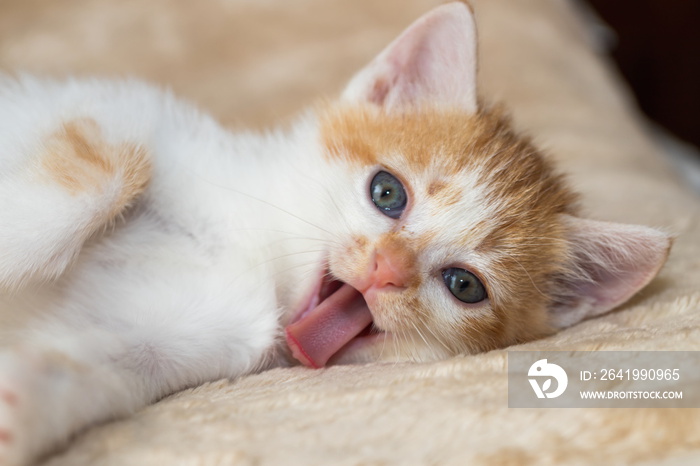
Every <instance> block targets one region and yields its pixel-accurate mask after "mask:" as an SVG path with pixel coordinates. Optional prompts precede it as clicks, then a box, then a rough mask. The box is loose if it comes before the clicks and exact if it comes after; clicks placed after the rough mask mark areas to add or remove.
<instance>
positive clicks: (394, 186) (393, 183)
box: [369, 172, 406, 218]
mask: <svg viewBox="0 0 700 466" xmlns="http://www.w3.org/2000/svg"><path fill="white" fill-rule="evenodd" d="M369 194H370V196H371V197H372V202H374V205H376V206H377V209H379V210H380V211H381V212H382V213H383V214H384V215H386V216H388V217H391V218H399V217H401V214H402V213H403V210H404V209H405V208H406V190H405V189H404V187H403V185H402V184H401V182H400V181H399V180H397V179H396V177H394V175H392V174H390V173H387V172H379V173H377V174H376V175H374V178H372V183H371V184H370V186H369Z"/></svg>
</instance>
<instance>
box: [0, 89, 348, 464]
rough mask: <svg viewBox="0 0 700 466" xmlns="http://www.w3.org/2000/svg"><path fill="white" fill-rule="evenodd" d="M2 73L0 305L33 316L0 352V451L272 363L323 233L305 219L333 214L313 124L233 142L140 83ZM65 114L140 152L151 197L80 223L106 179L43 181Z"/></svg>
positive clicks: (61, 435) (54, 437)
mask: <svg viewBox="0 0 700 466" xmlns="http://www.w3.org/2000/svg"><path fill="white" fill-rule="evenodd" d="M3 84H4V86H5V87H3V88H0V127H2V128H3V129H2V131H0V154H2V157H0V285H1V286H2V287H4V288H5V292H4V293H0V311H1V312H2V313H4V314H7V313H27V314H29V313H35V314H40V315H41V316H42V319H41V320H40V321H38V322H35V323H33V324H31V328H32V330H31V332H29V331H28V332H26V333H24V334H23V335H22V337H21V341H22V344H21V346H20V347H18V348H16V349H14V350H12V351H11V352H6V353H4V354H2V357H1V358H0V394H2V393H3V392H4V391H8V392H11V393H17V394H19V395H18V396H19V403H18V404H17V406H8V405H3V407H4V408H5V409H4V410H0V430H4V431H9V432H10V433H11V434H12V435H13V436H14V438H15V439H16V440H15V441H14V442H13V443H12V444H11V445H7V444H0V450H2V449H3V448H4V449H5V450H6V451H4V452H3V451H0V453H2V454H3V455H4V456H6V457H8V458H14V459H12V460H9V459H8V460H7V461H9V462H10V463H12V462H15V463H22V462H23V461H24V460H25V459H26V456H25V455H27V454H29V453H32V454H34V453H36V452H40V451H43V450H44V449H45V448H46V447H47V446H49V445H53V444H56V443H57V442H60V441H63V440H65V439H66V438H67V437H68V436H69V435H70V434H71V433H73V432H74V431H75V430H76V429H77V428H79V427H82V426H83V425H86V424H88V423H93V422H96V421H99V420H103V419H107V418H111V417H114V416H116V415H123V414H125V413H127V412H130V411H133V410H134V409H137V408H139V407H141V406H143V405H144V404H146V403H148V402H151V401H153V400H155V399H157V398H159V397H162V396H163V395H165V394H168V393H171V392H173V391H175V390H178V389H182V388H185V387H188V386H194V385H196V384H199V383H201V382H203V381H207V380H215V379H217V378H221V377H234V376H237V375H240V374H243V373H245V372H248V371H250V370H252V369H255V368H259V367H261V366H262V365H265V364H269V363H270V362H271V360H270V358H271V357H274V354H272V353H271V348H273V347H274V343H275V342H276V338H277V336H278V335H277V334H278V322H279V321H280V319H281V317H282V316H281V312H282V310H283V309H290V308H291V307H292V306H293V304H294V303H295V301H296V300H298V299H299V296H300V293H302V292H304V290H306V289H308V288H309V286H310V283H311V280H312V279H313V275H312V274H311V271H314V270H316V268H317V266H318V264H319V262H320V260H321V253H322V250H324V248H325V246H326V242H327V241H328V236H327V234H326V233H325V231H324V228H323V227H320V226H316V225H323V224H325V223H326V222H328V221H329V220H332V218H333V216H334V215H337V214H338V212H336V211H334V209H333V208H332V204H330V203H329V202H328V199H325V198H324V192H323V190H322V189H321V190H319V185H321V186H327V183H326V182H324V180H322V179H321V177H324V176H327V172H325V171H324V170H323V169H322V168H321V167H319V164H318V160H320V158H321V157H320V156H319V150H320V148H319V147H318V143H317V142H316V141H317V140H318V138H317V137H315V132H316V124H315V121H314V119H313V118H312V117H311V116H307V117H305V118H302V119H300V120H299V121H298V122H297V124H296V125H295V126H294V127H293V128H292V129H291V130H290V131H288V132H287V133H282V132H277V133H272V134H269V135H267V136H256V135H250V134H240V135H236V136H234V135H232V134H230V133H228V132H227V131H225V130H223V129H222V128H220V127H219V126H218V125H216V124H215V123H214V122H213V121H212V120H211V119H209V118H208V117H206V116H203V115H201V114H200V113H198V112H197V111H196V110H195V109H193V108H192V107H190V106H189V105H186V104H183V103H181V102H178V101H176V100H175V99H173V98H172V97H171V96H169V95H167V94H163V93H161V92H160V91H158V90H156V89H153V88H150V87H148V86H146V85H144V84H141V83H137V82H110V81H97V80H94V81H68V82H66V83H58V82H53V81H42V80H37V79H35V78H30V77H23V78H20V79H19V80H17V81H16V82H15V81H10V80H4V81H3ZM21 109H25V110H26V112H25V113H22V110H21ZM16 115H19V116H18V117H16ZM28 115H29V116H28ZM32 117H34V119H33V120H32ZM76 118H91V119H94V120H95V121H96V122H97V124H98V125H99V127H100V128H101V129H102V130H103V133H104V136H105V138H106V139H107V140H108V142H113V143H117V142H130V143H134V144H137V145H139V146H142V147H144V148H146V149H147V150H148V152H149V153H150V155H151V157H152V163H153V166H154V170H153V177H152V179H151V181H150V184H149V186H148V188H147V190H146V192H145V193H143V194H142V195H141V196H140V198H139V199H138V200H137V202H136V204H135V205H134V206H133V207H132V208H131V209H130V210H129V211H128V212H125V213H124V219H123V221H118V222H117V223H116V225H115V226H113V227H111V228H109V229H108V230H107V231H106V232H103V231H102V230H101V229H95V230H94V231H87V230H86V227H85V226H86V225H89V224H91V222H92V220H93V219H94V216H95V215H98V214H99V213H100V211H102V210H104V209H105V208H107V207H109V204H110V195H109V191H110V190H106V191H105V193H103V194H101V195H98V196H89V195H81V194H77V195H73V194H70V193H69V192H67V191H66V190H65V188H63V187H62V186H60V185H59V184H57V183H53V184H52V183H51V182H50V181H46V180H41V182H39V181H37V173H38V168H37V160H38V158H39V157H41V156H42V150H41V149H42V144H41V141H42V140H44V139H45V138H46V137H47V136H48V135H50V134H51V133H53V132H55V131H56V130H57V129H59V128H60V127H61V125H62V124H63V123H64V122H66V121H70V120H72V119H76ZM32 122H33V123H34V124H32ZM15 123H17V124H15ZM290 175H298V176H290ZM319 192H320V193H321V195H319ZM112 201H113V200H112ZM32 387H34V388H32ZM39 387H44V388H39ZM49 387H51V388H49ZM46 390H49V391H48V392H46V393H44V392H45V391H46ZM35 391H36V393H35ZM39 392H41V393H39ZM0 404H2V403H0ZM8 455H9V456H8ZM12 455H16V456H14V457H13V456H12ZM10 463H7V464H10Z"/></svg>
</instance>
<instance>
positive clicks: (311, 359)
mask: <svg viewBox="0 0 700 466" xmlns="http://www.w3.org/2000/svg"><path fill="white" fill-rule="evenodd" d="M370 323H372V314H370V312H369V309H368V308H367V303H365V300H364V298H363V297H362V294H360V292H359V291H357V290H356V289H355V288H353V287H351V286H350V285H343V286H341V287H340V288H339V289H338V291H336V292H335V293H333V294H332V295H330V296H329V297H328V298H326V299H325V300H324V301H323V302H321V304H319V305H318V307H316V308H314V309H312V310H310V311H309V312H307V313H306V315H304V316H303V317H302V318H301V319H299V320H297V321H296V322H294V323H293V324H291V325H288V326H287V328H286V329H285V331H286V333H287V344H288V345H289V348H290V349H291V350H292V355H293V356H294V357H295V358H296V359H298V360H299V362H301V363H302V364H305V365H307V366H311V367H314V368H318V367H323V366H324V365H325V364H326V362H328V360H329V359H330V358H331V356H333V355H334V354H335V353H337V352H338V350H340V348H342V347H343V346H345V344H346V343H348V342H349V341H350V340H352V339H353V338H355V337H356V336H357V335H358V334H359V333H360V332H362V330H364V329H365V328H366V327H367V326H368V325H369V324H370Z"/></svg>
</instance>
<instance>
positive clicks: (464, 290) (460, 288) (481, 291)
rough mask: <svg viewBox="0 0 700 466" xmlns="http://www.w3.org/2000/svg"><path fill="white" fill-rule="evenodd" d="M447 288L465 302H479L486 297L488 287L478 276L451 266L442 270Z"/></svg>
mask: <svg viewBox="0 0 700 466" xmlns="http://www.w3.org/2000/svg"><path fill="white" fill-rule="evenodd" d="M442 279H443V280H444V281H445V285H447V289H448V290H450V293H452V294H453V295H454V297H455V298H457V299H459V300H460V301H462V302H463V303H478V302H480V301H483V300H484V299H486V289H485V288H484V285H482V284H481V282H480V281H479V279H478V278H476V276H475V275H474V274H473V273H471V272H468V271H466V270H464V269H458V268H455V267H453V268H450V269H445V270H443V271H442Z"/></svg>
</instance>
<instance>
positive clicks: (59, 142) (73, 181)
mask: <svg viewBox="0 0 700 466" xmlns="http://www.w3.org/2000/svg"><path fill="white" fill-rule="evenodd" d="M45 147H46V150H45V155H44V156H43V157H42V158H41V159H40V165H41V168H42V172H43V173H44V174H45V176H47V177H48V178H49V179H50V180H52V181H54V182H56V183H58V184H59V185H61V186H63V187H64V188H65V189H66V190H67V191H68V192H69V193H71V194H73V195H78V194H81V193H97V192H99V191H100V190H101V189H102V188H104V187H105V186H106V185H107V184H109V183H113V182H114V181H116V182H117V183H118V184H119V185H120V191H119V193H118V197H117V199H116V200H115V202H114V204H113V208H112V209H110V210H109V212H106V214H107V216H108V217H110V218H111V217H114V216H115V215H117V214H119V212H121V211H122V210H123V209H124V208H125V207H126V206H128V205H129V204H130V203H131V202H132V201H133V199H134V198H136V196H138V195H139V194H140V193H141V192H142V191H143V190H144V189H145V187H146V185H147V184H148V181H149V179H150V176H151V164H150V159H149V156H148V153H147V151H146V150H145V149H144V148H143V147H140V146H137V145H135V144H129V143H124V144H121V145H118V146H112V145H108V144H107V143H106V142H105V141H104V139H103V138H102V134H101V130H100V127H99V125H98V124H97V122H95V121H94V120H92V119H78V120H72V121H69V122H67V123H64V124H63V126H62V127H61V129H60V130H58V131H57V132H56V133H54V134H52V135H51V136H50V137H49V138H48V139H47V141H46V144H45Z"/></svg>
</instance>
